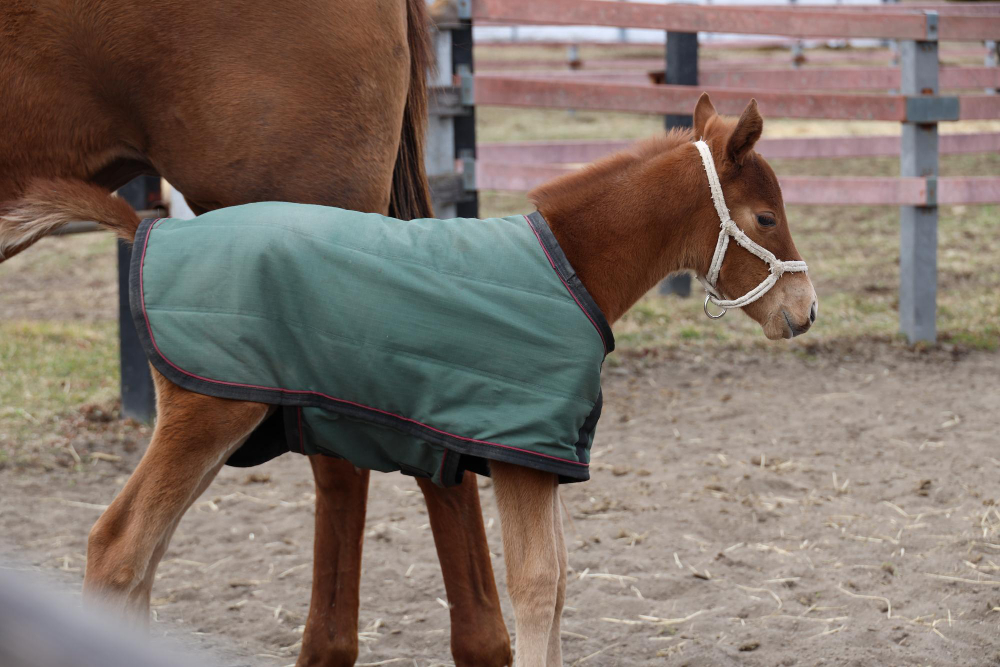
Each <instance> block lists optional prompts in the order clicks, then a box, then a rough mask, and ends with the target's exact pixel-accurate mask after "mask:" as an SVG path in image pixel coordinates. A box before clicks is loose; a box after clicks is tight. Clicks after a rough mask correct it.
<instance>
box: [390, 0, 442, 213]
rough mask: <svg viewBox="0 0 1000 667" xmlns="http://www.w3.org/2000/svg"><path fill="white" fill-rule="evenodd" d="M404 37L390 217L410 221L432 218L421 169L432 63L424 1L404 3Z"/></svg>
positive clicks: (423, 172) (426, 186)
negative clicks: (406, 62)
mask: <svg viewBox="0 0 1000 667" xmlns="http://www.w3.org/2000/svg"><path fill="white" fill-rule="evenodd" d="M406 22H407V25H406V36H407V42H408V43H409V47H410V91H409V93H408V94H407V96H406V108H405V109H404V111H403V131H402V133H401V135H400V137H399V151H398V152H397V154H396V165H395V167H393V170H392V193H391V194H390V196H389V215H390V216H392V217H394V218H401V219H403V220H411V219H413V218H429V217H431V216H432V215H434V212H433V206H432V204H431V194H430V187H429V185H428V183H427V172H426V170H425V169H424V132H425V130H426V128H427V70H428V67H430V65H431V63H432V60H431V58H432V55H431V44H430V38H429V34H428V30H427V29H428V18H427V7H426V4H425V0H406Z"/></svg>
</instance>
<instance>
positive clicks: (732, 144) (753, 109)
mask: <svg viewBox="0 0 1000 667" xmlns="http://www.w3.org/2000/svg"><path fill="white" fill-rule="evenodd" d="M763 131H764V119H763V118H761V117H760V111H758V110H757V100H753V99H752V100H750V104H748V105H747V108H746V109H744V110H743V114H742V115H741V116H740V120H739V121H738V122H737V123H736V128H735V129H734V130H733V133H732V134H731V135H729V143H728V144H727V146H726V152H727V153H728V154H729V158H730V159H731V160H732V161H733V162H735V163H736V164H743V159H744V158H745V157H746V156H747V155H748V154H749V153H750V151H752V150H753V147H754V144H756V143H757V140H758V139H760V133H761V132H763Z"/></svg>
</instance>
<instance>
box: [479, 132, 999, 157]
mask: <svg viewBox="0 0 1000 667" xmlns="http://www.w3.org/2000/svg"><path fill="white" fill-rule="evenodd" d="M632 143H633V142H632V141H631V140H622V139H598V140H583V141H580V140H566V141H513V142H502V143H481V144H479V147H478V151H479V160H480V161H481V162H501V163H502V162H509V163H515V162H518V163H526V164H569V163H576V164H582V163H585V162H593V161H594V160H597V159H600V158H602V157H604V156H605V155H610V154H612V153H615V152H617V151H620V150H624V149H626V148H628V147H629V146H630V145H631V144H632ZM938 150H939V152H940V153H941V154H942V155H954V154H963V153H1000V132H974V133H968V134H944V135H941V138H940V140H939V145H938ZM757 151H758V152H759V153H760V154H761V155H763V156H764V157H766V158H768V159H773V158H785V159H822V158H850V157H879V156H896V157H899V151H900V140H899V136H863V135H862V136H849V137H786V138H780V139H761V140H760V141H759V142H757Z"/></svg>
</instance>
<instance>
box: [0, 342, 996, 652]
mask: <svg viewBox="0 0 1000 667" xmlns="http://www.w3.org/2000/svg"><path fill="white" fill-rule="evenodd" d="M998 377H1000V357H998V356H997V355H996V354H991V353H984V352H971V353H969V352H963V351H962V350H960V349H951V350H945V349H934V350H930V351H924V352H920V351H909V350H902V349H899V348H898V346H890V345H880V344H866V345H864V346H861V347H855V348H853V349H847V348H840V349H820V348H816V349H809V348H806V349H805V351H804V352H802V353H798V354H788V353H784V352H782V351H780V349H778V348H776V350H775V351H774V352H771V353H764V354H754V355H750V354H748V353H745V352H737V351H718V352H715V353H713V354H711V355H709V354H699V353H697V352H694V351H690V350H687V351H685V350H683V349H682V350H674V351H667V352H664V351H659V352H655V351H654V352H649V353H638V352H637V353H629V354H625V355H621V356H619V357H617V358H616V363H615V364H614V365H609V367H607V368H606V369H605V396H606V399H607V411H606V413H605V416H604V418H603V419H602V422H601V425H600V426H599V429H598V437H597V441H596V443H595V451H594V465H593V479H592V480H591V481H590V482H588V483H585V484H575V485H570V486H564V487H563V494H562V496H563V498H564V500H565V504H566V507H567V509H568V511H569V514H570V516H571V521H569V522H568V523H567V533H568V535H567V536H568V541H569V549H570V557H569V558H570V560H569V562H570V567H571V573H570V580H569V587H568V607H567V609H566V612H565V619H564V625H563V627H564V630H565V634H564V646H565V655H566V663H567V664H590V665H640V664H670V665H729V664H732V665H873V664H879V665H959V664H960V665H990V664H1000V633H998V630H1000V576H998V570H1000V565H997V563H998V562H1000V535H998V532H1000V513H998V512H997V507H996V503H997V502H998V501H1000V489H998V485H997V482H996V480H997V475H998V472H1000V460H998V458H997V455H998V453H997V450H996V445H997V442H998V432H997V427H996V423H995V420H994V417H995V414H996V411H997V408H998V407H1000V388H998V385H997V378H998ZM107 418H108V417H107V415H105V414H104V413H103V412H101V411H100V410H96V409H94V408H90V409H87V410H83V411H81V412H80V413H79V414H76V415H71V416H70V417H67V418H66V419H65V420H64V422H63V423H62V426H61V433H62V435H63V436H64V437H66V438H68V439H69V442H70V443H71V444H73V447H74V450H75V451H77V452H78V453H79V454H80V455H81V456H85V455H86V454H89V453H93V452H99V453H100V454H105V455H107V456H98V457H97V458H96V459H95V463H94V465H93V466H92V467H90V468H88V470H87V471H86V473H85V474H81V473H80V472H74V471H73V469H72V468H61V467H58V466H56V467H55V468H54V469H53V470H51V471H49V472H35V473H31V474H25V473H18V472H17V471H16V469H15V468H13V467H8V468H7V469H6V470H3V471H0V487H2V488H3V493H2V495H0V535H2V540H3V541H5V542H6V543H7V544H6V546H7V550H8V551H10V550H13V551H14V553H15V554H16V556H17V558H18V559H20V560H21V561H25V562H28V563H29V564H32V565H35V566H39V567H41V568H42V569H61V570H64V571H66V572H63V573H61V574H62V576H63V579H64V580H65V581H67V582H68V583H69V584H71V585H76V584H78V582H79V579H80V577H81V572H82V567H83V564H84V551H85V539H86V534H87V531H88V529H89V526H90V524H91V523H92V522H93V521H94V520H95V519H96V518H97V516H98V514H99V510H100V507H101V506H103V505H105V504H107V503H108V502H109V501H110V500H111V498H112V497H113V496H114V494H115V492H116V490H117V489H118V488H120V487H121V485H122V484H123V482H124V480H125V478H126V475H127V474H128V472H129V471H130V469H131V468H132V467H133V466H134V465H135V463H136V461H137V460H138V458H139V456H140V455H141V451H142V445H143V444H144V442H145V440H146V438H147V437H148V430H146V429H145V428H143V427H138V426H136V425H128V424H126V425H121V424H120V423H118V422H113V421H106V420H107ZM117 457H121V458H120V460H115V459H116V458H117ZM251 472H252V473H253V476H252V477H251V476H250V473H249V472H248V471H245V470H236V469H226V470H225V471H224V472H223V473H222V474H221V475H220V477H219V479H218V480H217V482H216V483H215V484H214V485H213V486H212V487H211V489H210V490H209V491H208V493H207V494H206V495H205V496H204V497H203V498H202V500H201V501H200V502H198V503H197V505H196V506H195V507H194V508H193V510H192V511H191V512H190V513H189V514H188V516H187V517H186V518H185V520H184V521H183V523H182V524H181V526H180V528H179V530H178V532H177V535H176V537H175V538H174V541H173V544H172V546H171V550H170V552H169V553H168V555H167V557H166V559H165V562H164V563H163V565H162V566H161V568H160V571H159V574H158V581H157V584H156V588H155V589H154V598H155V599H154V603H153V604H154V609H155V616H156V621H157V622H156V623H154V624H153V628H154V633H156V634H160V633H163V632H166V633H167V634H171V635H174V636H184V635H186V634H193V635H197V636H198V638H199V641H200V640H202V639H203V638H206V637H205V636H206V635H207V636H208V637H207V638H213V637H217V638H218V639H219V642H221V643H222V644H223V645H226V646H228V647H230V648H229V649H228V650H229V651H230V654H231V662H232V663H238V664H252V665H288V664H290V663H292V662H294V657H295V655H296V653H297V649H298V642H299V641H300V639H301V632H302V624H303V623H304V620H305V617H306V612H307V603H308V591H309V585H310V563H311V540H312V513H313V510H312V500H313V488H312V482H311V476H310V473H309V470H308V465H307V462H306V461H305V459H303V458H300V457H297V456H294V455H286V456H285V457H283V458H281V459H278V460H276V461H273V462H271V463H269V464H267V465H265V466H263V467H260V468H258V469H256V470H253V471H251ZM481 489H482V496H483V502H484V511H485V513H486V521H487V523H488V526H489V529H488V534H489V539H490V544H491V547H492V551H493V552H494V554H496V557H495V561H494V562H495V566H496V568H497V576H498V579H499V581H500V586H501V594H502V595H503V596H504V598H505V613H506V618H507V621H508V627H510V628H511V629H513V625H512V617H511V614H510V608H509V606H508V605H507V604H506V593H505V592H504V591H503V588H504V587H503V583H502V582H503V558H502V555H501V548H500V531H499V523H498V519H497V513H496V507H495V504H494V502H493V495H492V490H491V488H490V485H489V481H488V480H486V479H482V480H481ZM445 604H446V595H445V592H444V587H443V584H442V581H441V576H440V574H439V570H438V567H437V564H436V559H435V555H434V550H433V544H432V540H431V536H430V531H429V529H428V526H427V520H426V513H425V510H424V508H423V505H422V501H421V498H420V496H419V494H418V492H417V489H416V485H415V484H414V483H413V482H412V480H409V479H407V478H404V477H402V476H400V475H396V474H392V475H380V474H376V475H374V476H373V478H372V491H371V500H370V509H369V513H368V528H367V540H366V551H365V571H364V578H363V588H362V611H361V627H360V628H359V630H360V631H361V639H362V641H361V644H362V653H361V658H360V660H359V662H360V663H383V661H393V662H396V661H398V662H399V663H400V664H410V663H411V661H412V663H413V664H416V665H421V666H423V665H431V664H448V663H449V659H450V656H449V653H448V614H447V610H446V608H445ZM384 664H392V663H391V662H390V663H384Z"/></svg>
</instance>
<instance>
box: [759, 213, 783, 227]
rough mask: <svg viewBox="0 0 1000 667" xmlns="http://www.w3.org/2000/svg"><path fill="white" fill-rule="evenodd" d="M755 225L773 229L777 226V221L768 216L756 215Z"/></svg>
mask: <svg viewBox="0 0 1000 667" xmlns="http://www.w3.org/2000/svg"><path fill="white" fill-rule="evenodd" d="M757 224H758V225H760V226H761V227H774V226H775V225H776V224H778V221H777V220H775V219H774V218H772V217H771V216H769V215H758V216H757Z"/></svg>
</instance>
